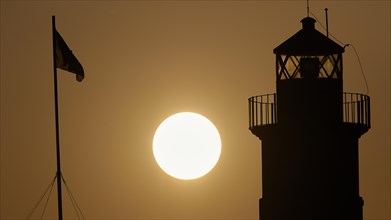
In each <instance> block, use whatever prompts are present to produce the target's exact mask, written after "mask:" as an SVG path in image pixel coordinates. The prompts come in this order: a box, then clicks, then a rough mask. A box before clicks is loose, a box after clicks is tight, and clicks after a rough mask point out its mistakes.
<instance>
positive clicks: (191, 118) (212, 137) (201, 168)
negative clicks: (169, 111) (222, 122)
mask: <svg viewBox="0 0 391 220" xmlns="http://www.w3.org/2000/svg"><path fill="white" fill-rule="evenodd" d="M220 153H221V139H220V134H219V132H218V130H217V128H216V127H215V126H214V125H213V123H212V122H211V121H209V120H208V119H207V118H206V117H204V116H202V115H200V114H197V113H193V112H181V113H177V114H174V115H172V116H170V117H168V118H167V119H166V120H164V121H163V122H162V123H161V124H160V125H159V127H158V128H157V130H156V132H155V135H154V138H153V154H154V156H155V160H156V162H157V163H158V165H159V166H160V168H161V169H162V170H163V171H164V172H166V173H167V174H168V175H170V176H172V177H175V178H177V179H183V180H190V179H196V178H199V177H202V176H204V175H205V174H207V173H208V172H209V171H211V170H212V169H213V167H214V166H215V165H216V164H217V162H218V160H219V158H220Z"/></svg>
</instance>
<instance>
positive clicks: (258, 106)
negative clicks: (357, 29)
mask: <svg viewBox="0 0 391 220" xmlns="http://www.w3.org/2000/svg"><path fill="white" fill-rule="evenodd" d="M301 23H302V28H301V30H299V31H298V32H297V33H296V34H294V35H293V36H292V37H290V38H289V39H287V40H286V41H285V42H283V43H282V44H280V45H279V46H277V47H276V48H275V49H274V50H273V52H274V54H275V56H276V90H277V91H276V93H275V94H265V95H259V96H253V97H250V98H249V99H248V108H249V129H250V131H251V132H252V133H253V134H254V135H256V136H257V137H258V138H259V139H260V140H261V142H262V150H261V153H262V198H261V199H260V200H259V217H260V220H287V219H292V220H293V219H295V220H310V219H311V220H315V219H316V220H319V219H324V220H326V219H327V220H348V219H349V220H362V218H363V217H362V212H363V211H362V210H363V205H364V201H363V199H362V198H361V197H360V194H359V163H358V152H359V148H358V143H359V141H358V140H359V138H360V137H361V135H363V134H364V133H366V132H367V131H368V129H369V128H370V100H369V96H367V95H364V94H357V93H349V92H344V91H343V62H342V61H343V59H342V55H343V53H344V46H341V45H339V44H337V43H336V42H334V41H333V40H331V39H329V38H328V37H327V36H326V35H324V34H322V33H321V32H319V31H317V30H316V29H315V23H316V20H315V19H313V18H311V17H309V16H308V17H305V18H304V19H302V20H301ZM351 74H352V73H351Z"/></svg>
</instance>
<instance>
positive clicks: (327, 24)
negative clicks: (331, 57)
mask: <svg viewBox="0 0 391 220" xmlns="http://www.w3.org/2000/svg"><path fill="white" fill-rule="evenodd" d="M324 10H325V11H326V32H327V38H329V16H328V15H327V10H328V9H327V8H325V9H324Z"/></svg>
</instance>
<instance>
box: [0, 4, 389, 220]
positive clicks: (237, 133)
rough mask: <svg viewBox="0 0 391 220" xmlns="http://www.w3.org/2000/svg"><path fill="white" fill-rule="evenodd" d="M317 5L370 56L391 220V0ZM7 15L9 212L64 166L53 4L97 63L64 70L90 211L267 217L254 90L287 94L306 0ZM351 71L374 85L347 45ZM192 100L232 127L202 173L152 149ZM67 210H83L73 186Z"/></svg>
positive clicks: (378, 199) (374, 167)
mask: <svg viewBox="0 0 391 220" xmlns="http://www.w3.org/2000/svg"><path fill="white" fill-rule="evenodd" d="M310 6H311V11H312V12H313V13H314V14H315V15H316V16H317V17H318V19H319V20H320V21H321V22H323V23H324V10H323V9H324V8H325V7H327V8H328V9H329V29H330V32H331V33H332V34H333V35H334V36H335V37H337V38H338V39H339V40H340V41H342V42H345V43H349V44H353V45H354V46H355V48H356V49H357V51H358V53H359V55H360V58H361V62H362V65H363V68H364V71H365V77H366V79H367V82H368V85H369V95H370V96H371V110H372V128H371V129H370V130H369V132H368V133H367V134H365V135H364V136H362V137H361V139H360V194H361V196H362V197H363V198H364V201H365V205H364V218H365V219H383V220H385V219H390V218H391V210H390V207H391V203H390V196H391V192H390V188H391V183H390V173H391V169H390V166H391V165H390V134H391V130H390V121H391V119H390V112H391V110H390V95H391V91H390V81H391V80H390V72H391V70H390V60H391V57H390V51H391V47H390V29H391V28H390V20H391V18H390V11H391V5H390V1H310ZM0 12H1V13H0V15H1V26H0V27H1V30H0V34H1V35H0V39H1V44H0V48H1V60H0V61H1V62H0V71H1V78H0V83H1V84H0V85H1V90H0V91H1V118H0V119H1V120H0V121H1V127H0V128H1V130H0V132H1V133H0V134H1V136H0V141H1V142H0V143H1V146H0V147H1V148H0V153H1V155H0V156H1V163H0V165H1V167H0V171H1V173H0V177H1V182H0V184H1V185H0V202H1V204H0V218H1V219H4V220H6V219H7V220H8V219H25V218H26V216H27V215H28V213H29V211H30V210H31V209H32V207H33V206H34V204H35V202H36V201H37V200H38V199H39V196H40V195H41V194H42V192H43V191H44V189H45V188H46V187H47V185H48V184H49V183H50V181H51V180H52V178H53V177H54V175H55V170H56V167H55V165H56V164H55V127H54V102H53V101H54V98H53V75H52V74H53V66H52V38H51V34H52V32H51V31H52V30H51V16H52V15H56V22H57V29H58V31H59V33H60V34H61V35H62V37H63V38H64V39H65V41H66V42H67V43H68V46H69V47H70V48H71V49H72V50H73V52H74V54H75V55H76V57H77V58H78V59H79V61H80V62H81V64H82V65H83V67H84V70H85V74H86V77H85V79H84V81H83V82H82V83H78V82H77V81H76V80H75V76H74V75H72V74H70V73H67V72H65V71H62V70H58V74H59V107H60V111H59V113H60V132H61V139H60V141H61V150H62V152H61V153H62V155H61V156H62V170H63V175H64V177H65V179H66V180H67V183H68V185H69V186H70V188H71V190H72V193H73V195H74V196H75V197H76V199H77V201H78V204H79V206H80V207H81V208H82V210H83V213H84V215H85V217H86V218H87V219H172V218H175V219H257V218H258V199H259V198H260V197H261V196H262V192H261V186H262V185H261V165H260V164H261V159H260V158H261V156H260V149H261V148H260V147H261V143H260V141H259V140H258V139H257V138H256V137H255V136H253V135H252V134H251V132H250V131H249V130H248V110H247V98H248V97H250V96H253V95H259V94H266V93H274V92H275V56H274V54H273V52H272V51H273V49H274V48H275V47H277V46H278V45H279V44H280V43H282V42H283V41H285V40H286V39H288V38H289V37H290V36H292V35H293V34H294V33H296V32H297V31H299V30H300V29H301V23H300V20H301V19H302V18H303V17H305V16H306V2H305V1H115V2H111V1H53V2H50V1H4V0H1V11H0ZM316 27H317V29H318V30H320V31H321V32H323V33H324V30H323V29H322V28H321V27H320V25H319V23H316ZM343 74H344V90H345V91H346V92H358V93H366V88H365V82H364V80H363V76H362V74H361V73H360V68H359V65H358V61H357V58H356V56H355V53H354V51H353V50H352V49H351V48H349V47H347V48H346V52H345V53H344V73H343ZM181 111H193V112H197V113H200V114H202V115H204V116H205V117H207V118H209V119H210V120H211V121H212V122H213V123H214V124H215V126H216V127H217V128H218V129H219V132H220V135H221V137H222V154H221V157H220V161H219V162H218V164H217V165H216V167H215V168H214V169H213V170H212V172H210V173H209V174H207V175H206V176H204V177H202V178H200V179H197V180H193V181H181V180H177V179H174V178H172V177H170V176H168V175H166V174H165V173H164V172H163V171H161V170H160V168H159V167H158V165H157V164H156V162H155V161H154V158H153V154H152V138H153V134H154V132H155V130H156V129H157V127H158V125H159V124H160V123H161V122H162V121H163V120H164V119H165V118H167V117H168V116H170V115H172V114H174V113H177V112H181ZM64 193H65V191H64ZM55 201H56V194H55V193H53V194H52V197H51V200H50V203H49V205H48V210H47V213H46V215H45V218H56V216H57V214H56V212H57V208H56V202H55ZM64 212H65V213H64V217H65V218H75V217H76V216H75V215H74V213H73V210H72V208H71V203H70V200H69V198H68V197H67V196H66V194H64ZM39 216H40V214H36V215H35V217H36V218H38V217H39Z"/></svg>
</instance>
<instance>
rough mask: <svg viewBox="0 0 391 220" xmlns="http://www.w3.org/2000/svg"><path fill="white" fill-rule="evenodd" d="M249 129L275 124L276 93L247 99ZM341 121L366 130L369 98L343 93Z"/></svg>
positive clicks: (276, 118)
mask: <svg viewBox="0 0 391 220" xmlns="http://www.w3.org/2000/svg"><path fill="white" fill-rule="evenodd" d="M248 110H249V129H250V130H252V129H254V128H256V127H260V126H270V125H274V124H277V120H278V117H277V94H275V93H274V94H266V95H259V96H252V97H250V98H249V99H248ZM343 123H344V125H346V126H351V127H358V128H360V129H363V130H368V129H369V128H370V127H371V118H370V98H369V96H367V95H364V94H359V93H347V92H346V93H343Z"/></svg>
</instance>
